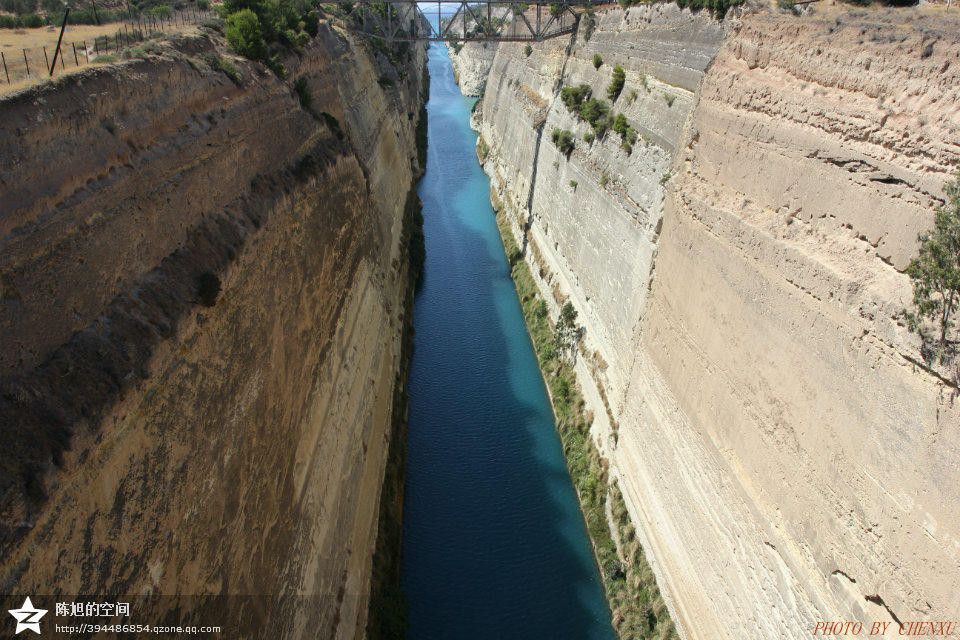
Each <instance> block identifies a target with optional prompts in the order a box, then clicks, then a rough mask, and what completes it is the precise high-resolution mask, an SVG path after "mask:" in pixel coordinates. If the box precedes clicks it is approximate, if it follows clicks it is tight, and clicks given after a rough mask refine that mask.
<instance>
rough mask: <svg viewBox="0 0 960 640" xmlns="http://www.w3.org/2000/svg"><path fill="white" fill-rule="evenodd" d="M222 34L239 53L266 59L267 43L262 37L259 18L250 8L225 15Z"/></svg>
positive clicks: (252, 57)
mask: <svg viewBox="0 0 960 640" xmlns="http://www.w3.org/2000/svg"><path fill="white" fill-rule="evenodd" d="M224 36H225V37H226V38H227V42H229V43H230V46H231V47H232V48H233V50H234V51H236V52H237V53H239V54H240V55H242V56H244V57H247V58H250V59H251V60H264V59H266V57H267V43H266V42H265V41H264V39H263V30H262V29H261V27H260V19H259V18H258V17H257V14H255V13H254V12H253V11H251V10H250V9H243V10H242V11H237V12H236V13H232V14H230V15H229V16H227V28H226V30H225V31H224Z"/></svg>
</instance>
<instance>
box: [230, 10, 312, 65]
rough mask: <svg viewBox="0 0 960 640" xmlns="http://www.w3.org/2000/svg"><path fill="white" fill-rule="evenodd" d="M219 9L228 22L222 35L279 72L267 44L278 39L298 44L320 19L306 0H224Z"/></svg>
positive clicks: (310, 34) (306, 39) (308, 34)
mask: <svg viewBox="0 0 960 640" xmlns="http://www.w3.org/2000/svg"><path fill="white" fill-rule="evenodd" d="M220 13H221V15H223V16H224V18H225V19H226V22H227V30H226V31H225V32H224V35H225V36H226V37H227V41H228V42H229V43H230V46H232V47H233V49H234V51H236V52H237V53H239V54H240V55H242V56H245V57H247V58H250V59H252V60H259V61H261V62H264V63H267V64H268V65H270V66H271V67H272V68H274V71H276V72H277V73H278V75H282V73H281V71H282V68H281V67H280V66H279V63H276V64H274V63H273V62H272V61H271V60H269V59H268V56H267V53H268V51H267V45H269V44H270V43H272V42H279V43H280V44H282V45H285V46H288V47H294V48H300V47H302V46H304V45H305V44H306V43H307V41H309V39H310V37H311V36H313V35H316V33H317V21H318V20H319V14H318V13H317V11H316V9H314V7H313V6H312V5H311V4H310V2H309V1H308V0H224V3H223V5H222V6H221V7H220ZM251 14H252V15H253V17H254V18H256V20H255V21H254V20H252V19H251ZM231 27H233V28H232V29H231Z"/></svg>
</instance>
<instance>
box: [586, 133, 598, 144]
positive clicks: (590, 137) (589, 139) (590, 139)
mask: <svg viewBox="0 0 960 640" xmlns="http://www.w3.org/2000/svg"><path fill="white" fill-rule="evenodd" d="M596 137H597V136H596V134H594V133H593V131H587V132H586V133H585V134H583V141H584V142H586V143H587V144H593V141H594V140H595V139H596Z"/></svg>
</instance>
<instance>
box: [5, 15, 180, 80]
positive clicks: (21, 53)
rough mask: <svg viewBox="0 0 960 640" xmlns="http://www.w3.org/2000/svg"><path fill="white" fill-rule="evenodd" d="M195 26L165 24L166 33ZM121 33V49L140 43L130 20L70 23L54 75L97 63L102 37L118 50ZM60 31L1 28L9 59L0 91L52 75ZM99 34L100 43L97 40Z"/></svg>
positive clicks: (47, 28) (6, 54)
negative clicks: (126, 21) (128, 21)
mask: <svg viewBox="0 0 960 640" xmlns="http://www.w3.org/2000/svg"><path fill="white" fill-rule="evenodd" d="M195 28H196V25H195V24H192V23H190V22H189V20H188V22H187V24H180V23H179V22H178V23H176V24H169V25H168V24H167V23H166V22H165V23H164V25H163V31H164V32H165V33H182V32H186V31H189V30H191V29H195ZM118 34H120V35H119V48H120V50H123V49H124V47H126V46H136V44H138V41H136V39H135V38H134V37H133V34H134V29H133V28H132V27H131V25H130V24H129V23H127V24H124V23H120V22H113V23H109V24H102V25H86V24H84V25H79V24H78V25H67V29H66V31H65V32H64V34H63V45H62V47H61V50H60V51H61V57H60V58H58V61H57V68H56V69H55V70H54V77H59V76H61V75H64V74H68V73H72V72H75V71H77V70H78V69H83V68H85V67H89V66H94V65H95V64H98V63H94V62H93V60H94V58H96V57H97V55H98V54H100V53H104V52H103V51H101V48H102V43H103V38H109V40H110V44H109V47H108V49H109V51H108V52H109V53H110V54H116V48H117V42H118V40H117V37H118ZM59 35H60V30H59V28H58V27H49V26H48V27H39V28H37V29H0V51H2V52H3V59H4V61H5V62H6V72H4V69H3V68H2V67H0V95H3V94H6V93H12V92H15V91H19V90H21V89H24V88H26V87H29V86H32V85H34V84H39V83H41V82H44V81H47V80H49V79H50V63H51V62H52V61H53V53H54V51H55V50H56V47H57V38H58V37H59ZM98 38H100V43H101V44H95V41H96V40H97V39H98ZM28 69H29V73H28ZM8 75H9V80H10V81H9V82H7V76H8Z"/></svg>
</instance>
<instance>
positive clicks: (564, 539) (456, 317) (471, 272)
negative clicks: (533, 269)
mask: <svg viewBox="0 0 960 640" xmlns="http://www.w3.org/2000/svg"><path fill="white" fill-rule="evenodd" d="M429 68H430V76H431V87H430V100H429V102H428V104H427V113H428V116H429V120H428V136H429V146H428V152H427V170H426V174H425V175H424V177H423V180H422V181H421V183H420V190H419V193H420V197H421V199H422V200H423V214H424V234H425V236H426V247H427V259H426V269H425V273H424V282H423V287H422V289H421V291H420V292H419V293H418V296H417V300H416V304H415V316H414V327H415V329H416V337H415V340H414V345H415V346H414V354H413V361H412V363H411V372H410V385H409V388H410V425H409V433H408V458H407V477H406V498H405V503H404V516H403V518H404V523H403V525H404V526H403V588H404V591H405V592H406V594H407V597H408V598H409V600H410V623H411V627H410V637H411V638H431V639H433V638H457V639H468V638H484V639H488V638H489V639H493V638H498V639H508V638H524V639H529V638H544V639H559V638H575V639H578V640H580V639H589V638H597V639H604V640H609V639H612V638H613V637H614V634H613V630H612V628H611V625H610V615H609V610H608V608H607V605H606V602H605V600H604V596H603V590H602V586H601V583H600V577H599V575H598V573H597V569H596V565H595V563H594V560H593V556H592V551H591V549H590V543H589V541H588V539H587V532H586V528H585V526H584V523H583V519H582V517H581V515H580V511H579V507H578V505H577V500H576V495H575V494H574V491H573V487H572V485H571V482H570V477H569V475H568V473H567V469H566V465H565V463H564V460H563V453H562V451H561V448H560V441H559V437H558V435H557V432H556V430H555V428H554V424H553V415H552V413H551V411H550V405H549V401H548V398H547V395H546V390H545V389H544V386H543V380H542V378H541V377H540V373H539V370H538V368H537V361H536V357H535V355H534V352H533V346H532V345H531V343H530V339H529V337H528V335H527V332H526V327H525V325H524V320H523V314H522V311H521V309H520V304H519V302H518V300H517V296H516V293H515V291H514V288H513V282H512V281H511V279H510V272H509V269H508V266H507V261H506V258H505V256H504V253H503V246H502V244H501V242H500V236H499V235H498V232H497V227H496V220H495V218H494V214H493V211H492V210H491V207H490V198H489V189H490V183H489V180H488V179H487V177H486V175H484V173H483V171H482V170H481V169H480V167H479V165H478V164H477V159H476V154H475V151H474V145H475V142H476V134H475V133H474V132H472V131H471V130H470V128H469V125H468V123H469V116H470V107H471V106H472V103H473V101H472V100H468V99H466V98H463V97H462V96H461V95H460V92H459V90H458V89H457V87H456V85H455V84H454V82H453V72H452V69H451V66H450V60H449V58H448V57H447V53H446V48H445V47H443V46H442V45H436V44H434V45H432V46H431V49H430V61H429Z"/></svg>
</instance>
